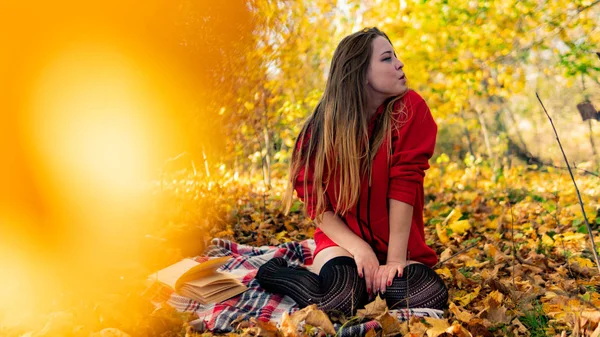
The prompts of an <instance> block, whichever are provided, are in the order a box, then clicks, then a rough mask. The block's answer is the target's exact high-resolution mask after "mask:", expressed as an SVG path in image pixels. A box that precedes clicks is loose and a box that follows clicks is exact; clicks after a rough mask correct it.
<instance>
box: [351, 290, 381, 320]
mask: <svg viewBox="0 0 600 337" xmlns="http://www.w3.org/2000/svg"><path fill="white" fill-rule="evenodd" d="M387 309H388V307H387V303H386V302H385V300H382V299H381V297H379V295H377V297H376V298H375V300H374V301H373V302H371V303H369V304H367V305H365V308H364V309H360V310H358V311H357V312H356V316H359V317H361V318H363V317H364V318H375V317H377V316H379V315H381V314H383V313H384V312H386V311H387Z"/></svg>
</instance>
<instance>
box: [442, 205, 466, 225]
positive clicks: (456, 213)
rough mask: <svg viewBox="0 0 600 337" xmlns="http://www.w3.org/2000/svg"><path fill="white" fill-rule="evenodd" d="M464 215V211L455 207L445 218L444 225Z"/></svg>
mask: <svg viewBox="0 0 600 337" xmlns="http://www.w3.org/2000/svg"><path fill="white" fill-rule="evenodd" d="M461 217H462V212H461V211H460V210H459V209H458V207H457V208H455V209H453V210H452V212H450V214H448V216H447V217H446V219H444V223H443V224H444V225H446V224H448V223H453V222H455V221H458V219H460V218H461Z"/></svg>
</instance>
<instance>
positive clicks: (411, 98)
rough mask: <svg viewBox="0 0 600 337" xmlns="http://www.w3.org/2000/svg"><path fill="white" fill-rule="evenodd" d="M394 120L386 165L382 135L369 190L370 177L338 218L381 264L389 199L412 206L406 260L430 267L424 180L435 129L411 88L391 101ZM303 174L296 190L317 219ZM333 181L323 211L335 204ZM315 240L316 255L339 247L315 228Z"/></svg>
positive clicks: (434, 257)
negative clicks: (425, 229)
mask: <svg viewBox="0 0 600 337" xmlns="http://www.w3.org/2000/svg"><path fill="white" fill-rule="evenodd" d="M401 101H402V102H403V103H404V104H405V109H404V110H403V111H404V112H406V114H401V112H400V110H401V109H400V108H401V106H402V104H401V103H400V102H401ZM384 108H385V106H384V105H382V106H380V107H379V108H378V109H377V112H376V113H375V115H374V116H373V117H372V119H371V121H370V123H369V136H371V133H372V131H373V128H374V125H375V121H376V120H377V117H378V116H379V115H381V113H383V110H384ZM392 120H393V121H394V120H396V121H397V120H399V121H400V122H401V123H402V126H401V127H400V128H399V130H398V129H394V128H393V129H392V146H393V152H392V157H391V160H389V161H388V158H387V153H389V146H390V144H389V142H387V141H386V140H385V137H384V142H383V144H382V145H381V147H380V148H379V150H378V152H377V154H376V155H375V158H374V159H373V163H372V178H371V186H370V187H369V184H368V177H366V176H364V177H363V178H362V181H361V190H360V197H359V200H358V202H357V204H356V205H355V206H354V207H353V208H351V209H350V210H349V211H348V212H347V213H346V214H345V215H344V216H343V217H341V218H342V220H343V221H344V222H345V223H346V225H347V226H348V227H349V228H350V229H351V230H352V231H353V232H354V233H355V234H356V235H358V236H359V237H361V238H362V239H363V240H364V241H366V242H367V243H368V244H370V245H371V247H372V248H373V250H374V251H375V253H376V255H377V258H378V259H379V261H380V262H381V263H385V261H386V258H387V251H388V242H389V234H390V233H389V228H390V227H389V207H388V206H389V205H388V199H395V200H399V201H402V202H405V203H407V204H410V205H412V206H413V217H412V224H411V228H410V236H409V240H408V255H407V256H408V257H409V259H410V260H414V261H418V262H421V263H423V264H425V265H427V266H430V267H431V266H433V265H434V264H436V263H437V261H438V258H437V255H436V253H435V252H434V251H433V250H432V249H431V248H430V247H429V246H427V244H426V243H425V233H424V227H423V204H424V193H423V178H424V176H425V170H427V169H428V168H429V159H430V158H431V156H432V155H433V151H434V148H435V141H436V135H437V125H436V123H435V121H434V120H433V116H432V115H431V111H429V107H428V106H427V104H426V103H425V101H424V100H423V98H421V96H420V95H419V94H417V93H416V92H415V91H412V90H411V91H409V92H408V93H407V94H406V95H405V96H404V97H403V98H402V99H401V100H399V101H397V102H396V103H395V106H394V111H393V119H392ZM393 123H394V122H393ZM308 137H309V133H306V136H305V137H304V139H303V140H307V139H308ZM303 140H302V141H303ZM302 141H299V142H298V147H301V146H302ZM311 165H312V163H311ZM304 172H305V167H302V168H301V169H300V172H299V175H298V179H297V180H296V183H295V184H294V189H295V190H296V192H297V194H298V197H299V198H300V199H301V200H302V201H303V202H305V203H306V204H307V209H308V215H309V216H310V218H311V219H314V218H315V217H316V214H315V207H316V198H313V195H312V194H313V190H312V170H310V169H309V174H308V177H307V190H306V191H305V190H304ZM332 178H333V179H332V180H331V181H332V182H333V183H332V184H329V187H328V189H327V190H326V194H327V198H328V205H327V210H331V211H333V210H334V209H335V207H336V205H337V199H336V192H335V191H336V186H337V182H338V181H339V178H338V177H337V175H336V174H335V173H334V176H333V177H332ZM359 219H360V221H359ZM314 239H315V243H316V250H315V252H314V255H315V256H316V255H317V254H318V253H319V252H320V251H321V250H323V249H325V248H328V247H332V246H337V244H336V243H335V242H333V241H332V240H331V239H330V238H329V237H327V235H325V233H323V231H321V230H320V229H319V228H317V229H316V230H315V235H314Z"/></svg>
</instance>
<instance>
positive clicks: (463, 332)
mask: <svg viewBox="0 0 600 337" xmlns="http://www.w3.org/2000/svg"><path fill="white" fill-rule="evenodd" d="M455 323H456V322H455ZM446 333H447V334H450V335H452V336H458V337H473V335H471V333H470V332H469V330H467V329H465V328H464V327H462V326H461V325H459V324H453V325H452V326H451V327H449V328H448V329H446Z"/></svg>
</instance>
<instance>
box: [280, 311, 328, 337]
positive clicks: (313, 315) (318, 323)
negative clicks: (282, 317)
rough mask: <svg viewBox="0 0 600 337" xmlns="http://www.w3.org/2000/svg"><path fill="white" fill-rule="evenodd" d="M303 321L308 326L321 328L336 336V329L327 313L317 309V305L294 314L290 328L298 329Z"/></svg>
mask: <svg viewBox="0 0 600 337" xmlns="http://www.w3.org/2000/svg"><path fill="white" fill-rule="evenodd" d="M302 321H305V322H306V324H310V325H312V326H315V327H317V328H321V329H323V331H325V332H326V333H328V334H330V335H335V329H334V328H333V324H332V323H331V320H330V319H329V317H328V316H327V314H326V313H324V312H323V311H322V310H320V309H318V308H317V305H316V304H312V305H309V306H308V307H306V308H304V309H302V310H298V311H296V312H295V313H293V314H292V316H291V317H290V322H289V326H290V327H291V328H294V329H297V327H298V325H299V324H300V322H302Z"/></svg>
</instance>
